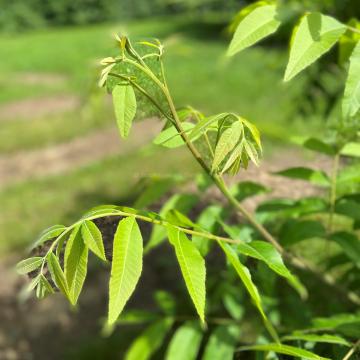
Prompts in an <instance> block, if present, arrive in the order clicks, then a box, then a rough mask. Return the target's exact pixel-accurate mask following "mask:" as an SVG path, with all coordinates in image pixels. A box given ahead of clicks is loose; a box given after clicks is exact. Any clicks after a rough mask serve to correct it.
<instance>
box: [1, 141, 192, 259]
mask: <svg viewBox="0 0 360 360" xmlns="http://www.w3.org/2000/svg"><path fill="white" fill-rule="evenodd" d="M184 168H185V169H186V175H187V176H191V174H194V173H195V172H196V170H197V169H198V167H197V165H196V163H195V161H194V160H193V159H192V158H191V156H190V155H189V154H188V152H187V151H186V149H181V150H179V151H169V150H164V149H163V148H157V147H156V148H154V147H152V146H150V147H149V146H148V147H145V148H143V149H140V150H139V151H137V152H135V153H132V154H129V155H124V156H121V157H111V158H108V159H106V160H103V161H100V162H96V163H94V164H92V165H89V166H86V167H84V168H81V169H78V170H76V171H73V172H71V173H68V174H65V175H61V176H53V177H47V178H44V179H41V180H32V181H27V182H24V183H20V184H17V185H14V186H11V187H8V188H7V189H6V191H3V192H1V193H0V202H1V204H2V206H1V209H0V227H1V235H0V254H2V253H4V252H7V251H10V250H14V249H17V248H21V247H24V246H25V245H27V244H30V243H31V242H32V241H33V240H34V239H35V237H36V236H37V235H38V233H39V232H41V231H42V230H43V229H44V228H46V227H48V226H51V225H53V224H58V223H63V224H65V225H66V224H71V223H72V222H74V221H75V220H76V219H78V218H79V217H80V216H81V214H82V213H83V212H85V211H86V210H88V209H89V208H91V207H94V206H97V205H102V204H117V205H131V202H132V201H133V200H134V199H132V198H131V197H130V196H131V194H132V193H133V191H132V190H133V188H134V185H135V184H136V183H137V181H139V180H140V179H141V178H143V177H145V176H148V175H150V174H157V175H160V176H161V175H164V176H167V175H173V174H175V173H178V172H182V173H183V172H184V171H183V169H184Z"/></svg>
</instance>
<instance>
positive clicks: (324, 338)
mask: <svg viewBox="0 0 360 360" xmlns="http://www.w3.org/2000/svg"><path fill="white" fill-rule="evenodd" d="M282 340H283V341H293V340H295V341H298V340H300V341H310V342H314V343H317V342H319V343H327V344H338V345H344V346H350V343H349V342H348V341H346V340H345V339H344V338H342V337H340V336H336V335H328V334H322V335H317V334H302V333H294V334H292V335H288V336H284V337H283V338H282Z"/></svg>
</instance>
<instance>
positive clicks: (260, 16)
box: [228, 5, 281, 56]
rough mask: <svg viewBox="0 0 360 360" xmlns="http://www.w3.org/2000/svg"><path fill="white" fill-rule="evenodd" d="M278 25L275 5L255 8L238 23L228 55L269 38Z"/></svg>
mask: <svg viewBox="0 0 360 360" xmlns="http://www.w3.org/2000/svg"><path fill="white" fill-rule="evenodd" d="M280 24H281V22H280V20H279V17H278V12H277V8H276V6H275V5H265V6H260V7H257V8H255V9H254V10H253V11H252V12H250V13H249V14H248V15H247V16H246V17H245V18H244V19H243V20H242V21H241V22H240V23H239V25H238V27H237V29H236V31H235V34H234V37H233V39H232V40H231V43H230V46H229V50H228V55H229V56H232V55H234V54H236V53H238V52H239V51H241V50H244V49H246V48H247V47H249V46H251V45H253V44H255V43H257V42H258V41H260V40H262V39H263V38H265V37H267V36H269V35H270V34H272V33H274V32H275V31H276V30H277V29H278V27H279V26H280Z"/></svg>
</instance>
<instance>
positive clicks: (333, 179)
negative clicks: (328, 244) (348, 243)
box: [328, 153, 340, 233]
mask: <svg viewBox="0 0 360 360" xmlns="http://www.w3.org/2000/svg"><path fill="white" fill-rule="evenodd" d="M339 162H340V154H339V153H337V154H336V155H335V157H334V160H333V166H332V173H331V187H330V216H329V224H328V232H329V233H331V232H332V230H333V220H334V213H335V203H336V186H337V175H338V171H339Z"/></svg>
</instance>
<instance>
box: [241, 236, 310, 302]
mask: <svg viewBox="0 0 360 360" xmlns="http://www.w3.org/2000/svg"><path fill="white" fill-rule="evenodd" d="M237 249H238V251H239V252H240V253H242V254H244V255H246V256H250V257H253V258H255V259H258V260H261V261H263V262H264V263H265V264H266V265H267V266H268V267H269V268H270V269H271V270H273V271H274V272H276V273H277V274H278V275H280V276H282V277H284V278H286V279H287V280H288V281H289V283H290V285H291V286H293V287H294V289H295V290H297V291H298V292H299V294H300V296H301V297H302V298H306V297H307V295H308V294H307V290H306V288H305V287H304V286H303V285H302V284H301V283H300V281H299V279H298V278H297V277H296V276H294V275H293V274H291V272H290V271H289V270H288V268H287V267H286V266H285V264H284V262H283V260H282V258H281V255H280V254H279V253H278V251H277V250H276V249H275V248H274V246H273V245H271V244H269V243H267V242H264V241H252V242H250V243H247V244H245V243H240V244H238V245H237Z"/></svg>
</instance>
